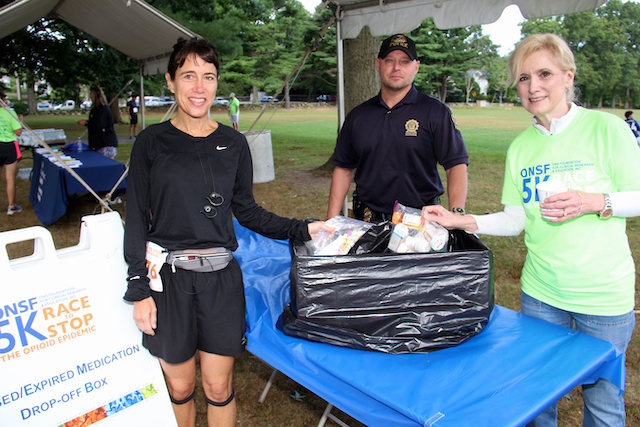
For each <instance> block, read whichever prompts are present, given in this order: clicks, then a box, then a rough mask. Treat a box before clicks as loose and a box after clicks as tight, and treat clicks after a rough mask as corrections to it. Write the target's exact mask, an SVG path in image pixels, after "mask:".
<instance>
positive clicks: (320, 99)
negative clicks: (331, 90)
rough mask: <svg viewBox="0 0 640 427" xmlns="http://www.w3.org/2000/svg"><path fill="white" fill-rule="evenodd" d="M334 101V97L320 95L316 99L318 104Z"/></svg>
mask: <svg viewBox="0 0 640 427" xmlns="http://www.w3.org/2000/svg"><path fill="white" fill-rule="evenodd" d="M335 100H336V96H335V95H320V96H318V97H317V98H316V101H318V102H333V101H335Z"/></svg>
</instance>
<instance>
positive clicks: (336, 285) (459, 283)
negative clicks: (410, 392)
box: [280, 231, 494, 353]
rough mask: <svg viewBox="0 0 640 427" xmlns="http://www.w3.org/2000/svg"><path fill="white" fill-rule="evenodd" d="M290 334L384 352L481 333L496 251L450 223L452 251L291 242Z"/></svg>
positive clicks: (421, 349)
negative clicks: (350, 249) (361, 249)
mask: <svg viewBox="0 0 640 427" xmlns="http://www.w3.org/2000/svg"><path fill="white" fill-rule="evenodd" d="M291 250H292V265H291V303H289V304H288V305H287V306H286V307H285V309H284V312H283V315H282V318H281V325H280V326H281V327H282V329H283V331H284V333H285V334H287V335H290V336H293V337H298V338H304V339H307V340H310V341H318V342H323V343H329V344H334V345H338V346H343V347H350V348H355V349H361V350H374V351H380V352H385V353H428V352H430V351H433V350H438V349H442V348H447V347H451V346H454V345H458V344H460V343H462V342H464V341H466V340H467V339H469V338H471V337H472V336H474V335H475V334H477V333H479V332H480V331H481V330H482V329H483V328H484V327H485V326H486V324H487V322H488V320H489V315H490V314H491V311H492V310H493V304H494V286H493V255H492V253H491V250H490V249H489V248H488V247H487V246H486V245H485V244H484V243H483V242H482V241H481V240H480V239H479V238H478V237H477V236H475V235H472V234H468V233H465V232H463V231H452V232H451V235H450V238H449V251H448V252H442V253H424V254H395V253H382V254H374V253H372V254H358V255H339V256H312V255H309V254H308V251H307V248H306V247H305V246H304V245H303V244H299V243H292V244H291Z"/></svg>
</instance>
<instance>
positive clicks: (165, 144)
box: [124, 121, 310, 301]
mask: <svg viewBox="0 0 640 427" xmlns="http://www.w3.org/2000/svg"><path fill="white" fill-rule="evenodd" d="M213 192H216V193H218V194H220V195H221V196H222V197H223V198H224V202H223V203H222V205H220V206H217V207H214V209H215V210H216V211H217V215H216V216H215V217H214V218H208V217H207V216H205V214H204V213H203V211H204V208H205V206H211V204H210V203H209V201H208V200H207V196H209V195H210V194H211V193H213ZM217 201H219V200H214V202H217ZM233 215H235V217H236V218H237V219H238V221H239V222H240V224H242V225H243V226H245V227H247V228H249V229H251V230H253V231H256V232H258V233H260V234H263V235H265V236H267V237H270V238H274V239H285V238H295V239H299V240H309V239H310V236H309V233H308V230H307V223H306V222H305V221H301V220H296V219H288V218H282V217H280V216H277V215H275V214H273V213H271V212H268V211H267V210H265V209H264V208H262V207H261V206H260V205H258V204H257V203H256V202H255V200H254V197H253V169H252V164H251V154H250V151H249V146H248V145H247V140H246V139H245V137H244V136H243V135H242V134H240V133H238V132H236V131H235V130H233V129H232V128H230V127H228V126H225V125H222V124H219V125H218V129H216V130H215V131H214V132H213V133H211V134H210V135H209V136H207V137H193V136H190V135H188V134H186V133H184V132H182V131H180V130H178V129H177V128H175V127H174V126H173V125H172V124H171V123H170V122H168V121H167V122H164V123H160V124H157V125H152V126H149V127H148V128H147V129H145V130H144V131H142V132H141V133H140V134H139V135H138V137H137V140H136V142H135V144H134V147H133V150H132V152H131V163H130V172H129V176H128V178H127V212H126V224H125V238H124V253H125V260H126V262H127V263H128V264H129V277H130V278H131V277H136V276H139V277H140V279H136V280H130V281H129V284H128V289H127V292H126V294H125V297H124V299H125V300H127V301H140V300H143V299H145V298H147V297H148V296H150V291H149V285H148V279H147V268H146V260H145V256H146V243H147V241H152V242H154V243H157V244H158V245H160V246H162V247H164V248H166V249H168V250H180V249H205V248H209V247H220V246H222V247H225V248H228V249H230V250H235V249H236V248H237V247H238V242H237V240H236V236H235V233H234V230H233ZM209 216H212V215H211V214H209Z"/></svg>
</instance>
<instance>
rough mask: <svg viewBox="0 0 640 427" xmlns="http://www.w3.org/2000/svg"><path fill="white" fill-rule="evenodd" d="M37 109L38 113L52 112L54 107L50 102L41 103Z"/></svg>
mask: <svg viewBox="0 0 640 427" xmlns="http://www.w3.org/2000/svg"><path fill="white" fill-rule="evenodd" d="M36 108H37V109H38V111H51V110H53V106H52V105H51V103H50V102H49V101H40V102H38V105H37V106H36Z"/></svg>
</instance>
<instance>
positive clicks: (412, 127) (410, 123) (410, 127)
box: [404, 119, 420, 136]
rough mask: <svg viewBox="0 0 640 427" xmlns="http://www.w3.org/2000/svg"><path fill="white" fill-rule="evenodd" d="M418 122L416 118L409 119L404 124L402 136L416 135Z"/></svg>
mask: <svg viewBox="0 0 640 427" xmlns="http://www.w3.org/2000/svg"><path fill="white" fill-rule="evenodd" d="M419 127H420V123H418V121H417V120H416V119H409V120H407V122H406V123H405V124H404V128H405V132H404V136H418V128H419Z"/></svg>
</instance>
